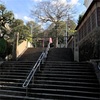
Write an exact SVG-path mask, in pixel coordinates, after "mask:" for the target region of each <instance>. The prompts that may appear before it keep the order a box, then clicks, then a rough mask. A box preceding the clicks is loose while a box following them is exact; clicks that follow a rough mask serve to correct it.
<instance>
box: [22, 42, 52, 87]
mask: <svg viewBox="0 0 100 100" xmlns="http://www.w3.org/2000/svg"><path fill="white" fill-rule="evenodd" d="M49 49H50V43H49V44H48V47H47V48H46V51H45V52H44V51H43V52H42V54H41V55H40V57H39V58H38V60H37V62H36V63H35V65H34V66H33V68H32V70H31V71H30V73H29V75H28V76H27V78H26V80H25V81H24V83H23V85H22V87H25V88H27V87H28V85H29V83H30V81H31V80H32V78H33V77H34V74H35V72H36V71H37V69H38V68H39V66H40V64H41V62H42V61H43V60H44V59H45V58H46V57H47V54H48V51H49Z"/></svg>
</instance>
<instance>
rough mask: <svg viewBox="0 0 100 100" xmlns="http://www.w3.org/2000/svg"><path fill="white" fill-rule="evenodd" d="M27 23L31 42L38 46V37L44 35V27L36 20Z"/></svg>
mask: <svg viewBox="0 0 100 100" xmlns="http://www.w3.org/2000/svg"><path fill="white" fill-rule="evenodd" d="M26 25H27V26H28V28H29V29H30V33H31V42H32V44H33V45H34V46H35V47H37V40H38V38H41V37H43V29H42V28H41V25H38V24H37V23H36V22H34V21H29V22H27V23H26Z"/></svg>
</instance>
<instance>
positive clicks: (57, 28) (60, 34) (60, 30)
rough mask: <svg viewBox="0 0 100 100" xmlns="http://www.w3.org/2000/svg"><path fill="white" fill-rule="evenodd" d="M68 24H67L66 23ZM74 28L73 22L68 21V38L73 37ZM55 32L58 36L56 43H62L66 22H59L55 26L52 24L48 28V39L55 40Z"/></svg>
mask: <svg viewBox="0 0 100 100" xmlns="http://www.w3.org/2000/svg"><path fill="white" fill-rule="evenodd" d="M67 23H68V22H67ZM75 27H76V24H75V22H74V21H72V20H69V23H68V25H67V31H68V36H70V35H73V34H74V33H75V30H74V29H75ZM56 31H57V33H58V34H57V35H58V42H59V43H64V36H65V33H66V22H64V21H59V22H58V23H57V26H55V25H54V24H53V23H52V24H51V25H50V26H49V27H48V33H49V34H48V37H52V38H53V40H54V39H55V38H56Z"/></svg>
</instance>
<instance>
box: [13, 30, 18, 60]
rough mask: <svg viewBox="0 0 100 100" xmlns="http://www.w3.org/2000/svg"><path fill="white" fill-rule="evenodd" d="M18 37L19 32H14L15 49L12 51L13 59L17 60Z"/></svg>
mask: <svg viewBox="0 0 100 100" xmlns="http://www.w3.org/2000/svg"><path fill="white" fill-rule="evenodd" d="M18 37H19V33H18V32H15V33H14V43H13V51H12V56H13V60H16V57H17V46H18Z"/></svg>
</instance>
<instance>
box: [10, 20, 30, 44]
mask: <svg viewBox="0 0 100 100" xmlns="http://www.w3.org/2000/svg"><path fill="white" fill-rule="evenodd" d="M11 28H12V31H11V33H12V34H11V36H10V37H12V38H13V34H14V33H15V32H19V43H20V42H22V41H23V40H26V39H27V40H28V41H31V39H30V37H31V33H30V29H29V27H28V26H27V25H24V22H23V20H21V19H15V21H14V22H13V23H12V24H11Z"/></svg>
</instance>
